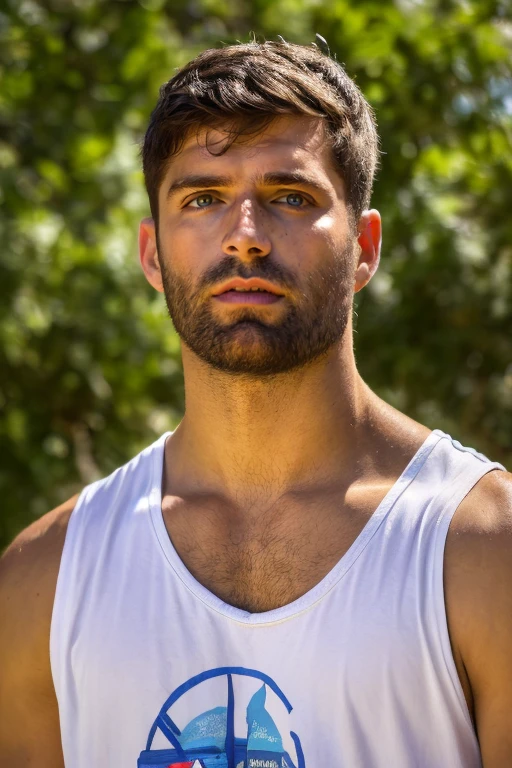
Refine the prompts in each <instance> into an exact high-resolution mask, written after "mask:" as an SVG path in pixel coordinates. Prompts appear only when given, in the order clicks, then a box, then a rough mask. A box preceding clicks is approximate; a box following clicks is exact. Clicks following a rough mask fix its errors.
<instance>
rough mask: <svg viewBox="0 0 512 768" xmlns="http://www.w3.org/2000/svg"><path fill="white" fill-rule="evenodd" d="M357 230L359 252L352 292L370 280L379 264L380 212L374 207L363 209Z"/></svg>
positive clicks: (358, 289)
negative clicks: (367, 209)
mask: <svg viewBox="0 0 512 768" xmlns="http://www.w3.org/2000/svg"><path fill="white" fill-rule="evenodd" d="M357 231H358V232H359V236H358V238H357V242H358V243H359V246H360V248H361V252H360V254H359V258H358V262H357V268H356V272H355V275H354V293H357V292H358V291H360V290H361V288H364V287H365V285H367V284H368V283H369V282H370V280H371V279H372V277H373V275H374V274H375V272H376V271H377V267H378V266H379V261H380V246H381V242H382V226H381V221H380V213H379V212H378V211H376V210H375V209H374V208H372V209H371V210H369V211H363V214H362V216H361V218H360V219H359V224H358V226H357Z"/></svg>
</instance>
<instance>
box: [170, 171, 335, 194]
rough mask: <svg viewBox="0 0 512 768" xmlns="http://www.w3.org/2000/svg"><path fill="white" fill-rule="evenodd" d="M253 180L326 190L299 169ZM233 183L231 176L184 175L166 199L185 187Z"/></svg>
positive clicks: (276, 172)
mask: <svg viewBox="0 0 512 768" xmlns="http://www.w3.org/2000/svg"><path fill="white" fill-rule="evenodd" d="M254 181H255V182H256V184H257V185H258V186H263V187H288V186H293V185H295V184H299V185H300V186H302V187H311V188H313V189H316V190H317V191H318V192H323V193H324V194H326V193H327V192H328V190H327V189H326V187H325V186H324V185H323V184H320V183H319V182H318V181H316V179H315V178H314V177H312V176H308V175H307V174H305V173H302V172H301V171H273V172H269V173H265V174H263V175H258V176H256V177H255V178H254ZM234 184H235V179H234V178H233V177H232V176H211V175H205V174H196V175H190V176H184V177H183V178H181V179H176V181H173V182H172V184H171V185H170V187H169V189H168V191H167V199H168V200H170V199H171V197H173V196H174V195H176V194H177V193H178V192H182V191H184V190H187V189H211V188H213V187H216V188H220V187H230V186H234Z"/></svg>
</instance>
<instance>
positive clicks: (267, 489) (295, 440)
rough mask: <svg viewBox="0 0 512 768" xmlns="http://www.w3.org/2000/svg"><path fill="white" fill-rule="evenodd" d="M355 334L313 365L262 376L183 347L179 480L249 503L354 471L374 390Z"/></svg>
mask: <svg viewBox="0 0 512 768" xmlns="http://www.w3.org/2000/svg"><path fill="white" fill-rule="evenodd" d="M347 336H349V334H345V337H347ZM349 338H350V343H348V342H345V343H344V342H342V343H341V345H340V347H338V348H337V349H333V350H332V351H331V352H330V353H329V354H328V355H327V356H326V357H324V358H322V360H321V361H318V362H317V363H315V364H311V365H310V366H308V367H305V368H303V369H300V370H299V371H295V372H290V373H287V374H281V375H279V376H275V377H264V378H259V379H256V378H253V379H249V378H247V377H242V376H233V375H227V374H225V373H222V372H220V371H216V370H214V369H212V368H210V367H209V366H206V365H205V364H204V363H202V361H200V360H199V359H198V358H197V357H196V356H195V355H193V353H192V352H191V351H190V350H188V349H187V348H184V349H183V365H184V373H185V400H186V411H185V416H184V418H183V420H182V421H181V423H180V425H179V427H178V428H177V429H176V431H175V433H174V435H173V438H172V440H171V441H170V443H171V446H170V447H169V451H166V452H167V456H168V462H167V466H168V467H169V469H170V474H169V476H170V477H171V478H172V486H173V488H177V489H180V491H181V490H183V492H189V493H194V492H196V493H214V494H219V495H220V496H221V497H223V498H227V499H229V500H233V501H236V503H237V504H240V503H242V504H243V503H244V502H248V501H249V500H253V501H254V500H255V499H260V498H261V497H262V496H265V499H267V500H269V499H273V498H278V497H279V496H281V495H283V494H285V493H288V492H293V491H294V490H299V489H300V488H304V487H312V486H314V485H315V484H323V483H329V482H333V481H334V480H336V481H337V482H340V480H341V482H343V477H341V478H340V474H341V475H342V476H343V475H345V476H346V477H347V478H349V477H350V476H353V475H354V473H355V472H356V471H357V466H358V464H359V463H360V460H361V457H362V456H363V455H364V453H365V447H364V446H365V444H366V443H367V441H368V439H369V433H370V432H371V430H372V428H373V426H372V416H371V412H372V410H375V406H374V401H375V396H374V395H373V393H371V392H370V390H369V389H368V387H367V386H366V385H365V384H364V382H363V381H362V379H361V378H360V376H359V374H358V373H357V369H356V365H355V361H354V355H353V351H352V344H351V337H350V336H349Z"/></svg>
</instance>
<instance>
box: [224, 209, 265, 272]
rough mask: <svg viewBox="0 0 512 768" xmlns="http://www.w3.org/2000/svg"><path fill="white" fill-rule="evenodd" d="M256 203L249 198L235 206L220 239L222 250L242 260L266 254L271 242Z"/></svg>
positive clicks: (250, 259)
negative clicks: (223, 234)
mask: <svg viewBox="0 0 512 768" xmlns="http://www.w3.org/2000/svg"><path fill="white" fill-rule="evenodd" d="M263 218H264V217H263V216H262V215H261V211H260V210H259V207H258V204H257V203H255V202H254V201H253V200H251V199H245V200H243V201H242V202H241V203H240V204H239V205H237V206H236V208H235V210H234V212H233V218H232V219H231V220H230V221H229V224H228V231H227V232H226V234H225V236H224V238H223V240H222V250H223V252H224V253H225V254H227V255H228V256H238V258H240V259H242V260H243V261H253V260H254V259H255V258H259V257H262V256H268V254H269V253H270V250H271V242H270V238H269V237H268V235H267V233H266V231H265V227H264V221H263Z"/></svg>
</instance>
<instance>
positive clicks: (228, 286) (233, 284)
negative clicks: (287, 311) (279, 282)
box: [213, 277, 284, 296]
mask: <svg viewBox="0 0 512 768" xmlns="http://www.w3.org/2000/svg"><path fill="white" fill-rule="evenodd" d="M235 288H245V289H246V290H247V291H250V289H251V288H261V290H262V291H267V293H272V294H274V296H284V293H282V292H281V291H279V290H278V289H277V288H276V286H275V285H272V283H269V282H267V281H266V280H261V278H259V277H251V278H250V279H249V280H243V279H242V278H241V277H235V278H234V279H232V280H229V281H228V282H227V283H224V284H223V285H222V286H221V287H220V288H218V289H216V291H215V293H214V294H213V296H220V295H221V294H223V293H226V291H233V290H234V289H235Z"/></svg>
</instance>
